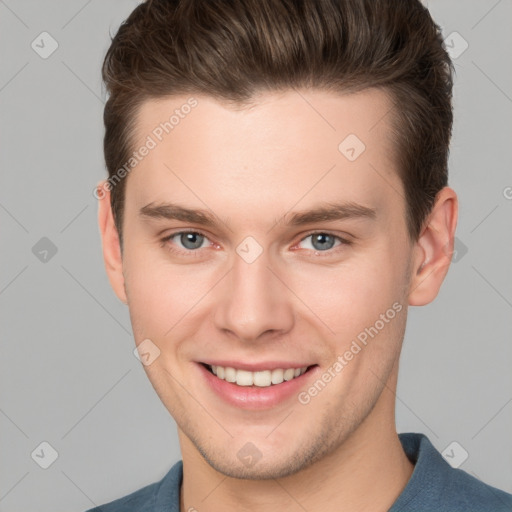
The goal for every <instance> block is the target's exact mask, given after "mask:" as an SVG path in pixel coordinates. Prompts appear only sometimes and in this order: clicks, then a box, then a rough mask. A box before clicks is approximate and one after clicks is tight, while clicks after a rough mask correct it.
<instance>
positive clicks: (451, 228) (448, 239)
mask: <svg viewBox="0 0 512 512" xmlns="http://www.w3.org/2000/svg"><path fill="white" fill-rule="evenodd" d="M457 216H458V200H457V194H456V193H455V191H454V190H453V189H451V188H450V187H444V188H443V189H441V190H440V191H439V192H438V194H437V196H436V200H435V203H434V206H433V207H432V211H431V213H430V214H429V216H428V218H427V220H426V222H425V224H424V228H423V230H422V233H421V234H420V237H419V239H418V241H417V242H416V244H415V249H414V252H415V256H414V264H413V268H412V274H411V281H410V288H409V305H410V306H424V305H425V304H428V303H430V302H432V301H433V300H434V299H435V298H436V296H437V294H438V293H439V289H440V288H441V284H442V283H443V280H444V278H445V276H446V274H447V273H448V269H449V267H450V263H451V259H452V254H453V245H454V236H455V228H456V227H457Z"/></svg>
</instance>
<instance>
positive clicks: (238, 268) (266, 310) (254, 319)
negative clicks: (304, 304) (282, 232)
mask: <svg viewBox="0 0 512 512" xmlns="http://www.w3.org/2000/svg"><path fill="white" fill-rule="evenodd" d="M258 246H259V244H258ZM236 251H237V252H236V254H234V257H233V266H232V270H231V272H230V273H229V275H228V276H226V277H227V279H226V280H225V282H224V285H223V287H222V289H221V294H222V296H221V297H220V298H219V302H218V307H217V310H216V315H215V317H216V324H217V327H219V328H221V329H228V330H229V331H231V332H233V333H234V334H235V335H236V336H237V337H239V338H240V339H243V340H254V339H256V338H258V337H259V336H260V335H261V334H263V333H264V332H266V331H279V332H285V331H287V330H289V329H290V328H291V326H292V324H293V311H292V304H291V303H290V297H289V293H288V290H287V288H286V287H285V286H284V285H283V283H281V282H280V280H279V279H278V278H277V277H276V276H275V274H274V272H275V271H272V270H270V268H272V258H271V255H270V253H269V251H265V250H263V248H262V247H261V246H259V248H258V247H256V245H255V244H254V240H247V239H246V240H245V241H244V242H242V243H241V244H240V245H239V246H238V247H237V249H236ZM269 267H270V268H269Z"/></svg>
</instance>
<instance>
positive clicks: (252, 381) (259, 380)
mask: <svg viewBox="0 0 512 512" xmlns="http://www.w3.org/2000/svg"><path fill="white" fill-rule="evenodd" d="M211 368H212V372H213V373H214V374H215V375H217V377H218V378H219V379H222V380H225V381H227V382H235V383H236V384H238V385H239V386H253V385H254V386H259V387H267V386H270V385H271V384H281V383H282V382H283V381H285V380H292V379H293V378H295V377H298V376H299V375H302V374H303V373H304V372H305V371H306V370H307V369H308V367H307V366H304V367H303V368H287V369H282V368H277V369H276V370H263V371H261V372H249V371H247V370H237V369H236V368H230V367H229V366H228V367H224V366H213V365H212V367H211Z"/></svg>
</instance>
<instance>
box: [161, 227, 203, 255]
mask: <svg viewBox="0 0 512 512" xmlns="http://www.w3.org/2000/svg"><path fill="white" fill-rule="evenodd" d="M162 242H163V243H169V242H170V244H171V246H172V245H177V248H174V247H171V250H175V251H177V252H187V251H195V250H196V249H201V248H202V247H203V244H204V243H205V242H206V245H205V247H207V246H208V245H209V243H210V241H209V240H208V238H206V236H205V235H203V234H202V233H199V232H197V231H180V232H178V233H173V234H171V235H169V236H167V237H165V238H164V239H163V240H162ZM179 244H181V247H180V245H179ZM182 248H183V249H185V250H183V251H182V250H181V249H182Z"/></svg>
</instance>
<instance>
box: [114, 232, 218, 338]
mask: <svg viewBox="0 0 512 512" xmlns="http://www.w3.org/2000/svg"><path fill="white" fill-rule="evenodd" d="M125 254H126V256H125V258H124V260H123V268H124V276H125V285H126V290H127V295H128V301H129V305H130V316H131V320H132V326H133V329H134V332H135V333H136V334H140V335H142V336H145V337H147V336H149V335H151V336H154V337H155V338H156V339H162V338H163V337H164V336H166V335H167V334H168V332H169V330H170V329H172V328H173V326H174V325H177V324H178V322H180V321H181V319H183V318H184V317H185V316H186V317H187V318H188V317H190V316H191V315H192V316H193V315H194V311H195V309H196V308H195V307H194V306H197V304H198V303H199V302H200V300H201V298H202V297H204V296H205V294H207V292H208V290H209V289H211V288H212V286H213V285H214V284H215V279H214V277H215V276H214V275H212V271H211V269H208V268H207V267H206V266H203V267H202V266H201V265H183V266H180V265H175V264H174V265H171V264H170V263H169V261H168V260H166V258H165V249H164V248H161V247H159V246H156V245H155V246H149V245H145V244H144V243H141V242H138V243H130V242H128V243H127V244H126V251H125ZM182 325H186V322H185V323H182ZM142 331H144V332H142Z"/></svg>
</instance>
